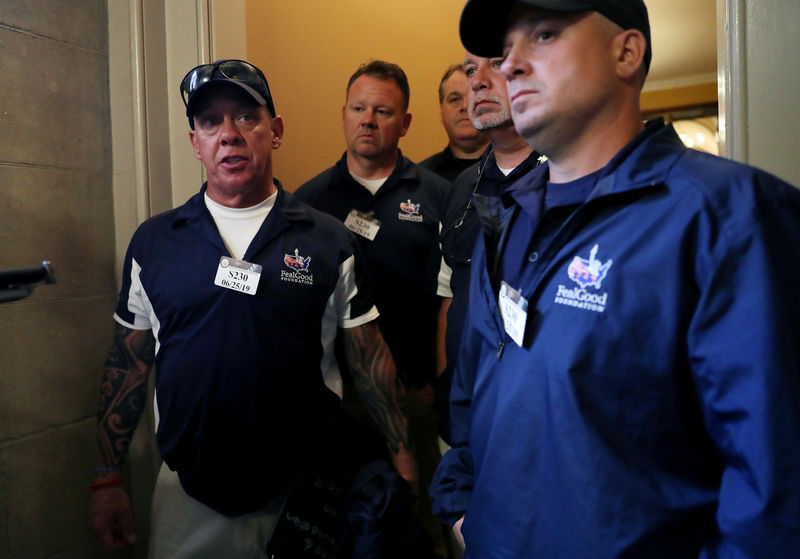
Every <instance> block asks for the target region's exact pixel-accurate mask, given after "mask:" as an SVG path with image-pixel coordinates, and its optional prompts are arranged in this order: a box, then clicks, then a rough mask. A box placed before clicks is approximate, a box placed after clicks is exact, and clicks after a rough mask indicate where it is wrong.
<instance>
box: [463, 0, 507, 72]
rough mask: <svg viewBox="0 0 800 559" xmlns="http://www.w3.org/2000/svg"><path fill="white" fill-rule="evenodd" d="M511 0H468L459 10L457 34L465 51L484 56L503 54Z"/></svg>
mask: <svg viewBox="0 0 800 559" xmlns="http://www.w3.org/2000/svg"><path fill="white" fill-rule="evenodd" d="M512 5H513V1H512V0H495V1H492V0H478V1H476V0H470V1H469V2H467V5H466V6H464V10H463V11H462V12H461V21H460V22H459V27H458V30H459V34H460V35H461V43H462V44H463V45H464V48H465V49H467V52H470V53H472V54H474V55H476V56H483V57H486V58H490V57H495V56H501V55H502V54H503V39H504V37H505V34H506V25H507V24H508V16H509V14H510V13H511V6H512Z"/></svg>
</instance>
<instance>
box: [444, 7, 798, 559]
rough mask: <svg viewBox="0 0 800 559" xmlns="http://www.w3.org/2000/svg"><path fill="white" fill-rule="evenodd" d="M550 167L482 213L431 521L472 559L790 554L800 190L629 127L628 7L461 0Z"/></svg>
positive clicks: (470, 40) (643, 39)
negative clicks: (455, 537)
mask: <svg viewBox="0 0 800 559" xmlns="http://www.w3.org/2000/svg"><path fill="white" fill-rule="evenodd" d="M460 31H461V39H462V42H463V43H464V46H465V47H466V48H467V50H469V51H470V52H474V53H476V54H479V55H483V56H503V57H504V61H503V63H502V66H501V70H502V72H503V74H504V76H505V78H506V86H507V90H508V96H509V99H510V102H511V113H512V118H513V120H514V125H515V128H516V130H517V132H518V133H519V134H520V135H521V136H523V137H524V138H525V139H526V140H527V141H528V143H529V144H530V145H531V146H532V147H533V148H534V149H536V150H537V151H539V152H541V153H543V154H544V155H546V156H547V157H548V161H547V163H545V164H543V165H541V166H539V167H537V168H535V169H534V170H532V171H531V172H529V173H528V174H527V175H526V176H525V177H523V178H522V179H520V180H519V181H518V182H516V183H515V184H514V185H511V186H510V187H508V188H507V189H506V190H505V192H504V193H503V194H502V195H500V196H499V197H498V198H496V199H495V200H494V201H491V200H487V201H486V202H485V203H483V204H481V206H480V207H478V208H477V209H478V212H479V214H480V217H481V220H480V221H481V224H482V225H483V227H484V232H485V234H484V235H480V236H479V239H478V244H477V246H476V249H475V252H474V253H473V257H472V262H471V266H472V281H471V285H470V301H469V307H468V309H469V310H468V317H467V321H466V325H465V330H464V333H463V335H462V338H461V350H460V355H459V360H458V362H457V365H456V372H455V377H454V380H453V386H452V390H451V435H452V439H453V447H452V450H450V451H449V452H448V453H447V454H446V455H445V456H444V458H443V460H442V463H441V465H440V467H439V470H438V471H437V475H436V478H435V479H434V483H433V486H432V494H433V495H434V497H435V512H436V514H437V516H438V517H439V518H440V520H442V521H443V522H445V523H447V524H448V525H451V526H453V527H454V530H455V531H456V533H457V534H462V535H463V538H464V541H465V543H466V556H467V557H468V558H471V559H495V558H496V559H501V558H502V559H512V558H513V559H524V558H540V557H565V558H569V559H583V558H586V559H589V558H591V559H604V558H623V557H636V558H639V557H642V558H648V559H649V558H655V557H664V558H670V559H675V558H687V559H688V558H697V557H703V558H711V557H737V558H738V557H742V558H744V557H747V558H754V557H764V558H766V557H800V481H798V480H800V446H798V445H797V441H798V440H800V381H798V371H800V352H798V351H797V348H798V347H800V329H798V328H797V326H796V322H797V319H796V317H797V316H798V313H800V291H798V290H797V289H795V287H794V283H795V281H796V279H795V278H796V277H797V266H796V264H795V263H794V258H792V257H789V258H788V259H787V256H789V255H796V254H800V228H798V227H797V223H798V220H800V192H798V191H797V189H795V188H793V187H791V186H790V185H788V184H786V183H784V182H782V181H781V180H779V179H777V178H776V177H774V176H772V175H770V174H768V173H766V172H764V171H760V170H758V169H754V168H752V167H749V166H745V165H741V164H738V163H734V162H732V161H727V160H724V159H721V158H718V157H714V156H711V155H708V154H705V153H703V152H700V151H695V150H691V149H687V148H686V147H685V146H684V145H683V144H682V143H681V141H680V139H679V138H678V136H677V134H676V133H675V131H674V129H673V128H672V127H671V126H669V125H665V124H664V122H663V120H661V119H657V120H655V121H651V122H648V123H646V124H643V123H642V117H641V112H640V110H639V95H640V92H641V88H642V85H643V83H644V79H645V77H646V74H647V69H648V67H649V61H650V39H649V35H650V33H649V23H648V18H647V10H646V8H645V5H644V3H643V2H642V1H641V0H616V1H588V0H587V1H568V0H564V1H557V0H530V1H525V2H497V1H494V0H470V1H469V2H468V3H467V5H466V7H465V8H464V11H463V14H462V18H461V28H460Z"/></svg>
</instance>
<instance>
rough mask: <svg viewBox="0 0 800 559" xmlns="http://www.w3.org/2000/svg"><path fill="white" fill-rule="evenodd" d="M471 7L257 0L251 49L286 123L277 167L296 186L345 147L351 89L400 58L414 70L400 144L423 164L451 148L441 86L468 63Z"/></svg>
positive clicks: (251, 9)
mask: <svg viewBox="0 0 800 559" xmlns="http://www.w3.org/2000/svg"><path fill="white" fill-rule="evenodd" d="M463 6H464V1H463V0H436V1H433V2H432V1H430V0H408V1H406V2H402V3H398V2H386V1H377V2H376V1H375V0H339V1H336V2H331V1H329V0H297V1H296V2H265V1H263V0H248V2H247V21H248V25H247V54H248V57H249V59H250V60H252V61H253V62H254V63H255V64H256V65H258V66H259V67H260V68H261V69H262V70H264V72H265V73H266V75H267V78H268V79H269V82H270V88H271V90H272V94H273V96H274V98H275V106H276V109H277V111H278V113H279V114H281V115H282V116H283V118H284V119H285V122H286V137H285V139H284V143H283V146H281V148H280V150H279V151H278V152H277V153H276V155H275V166H276V176H277V177H278V178H279V179H280V180H281V181H282V182H283V184H284V186H285V187H286V188H287V189H289V190H294V189H295V188H297V187H298V186H300V185H301V184H302V183H303V182H304V181H306V180H307V179H310V178H311V177H312V176H314V175H316V174H317V173H318V172H320V171H322V170H323V169H325V168H327V167H329V166H330V165H332V164H333V163H334V162H335V161H336V160H337V159H338V158H339V157H340V156H341V154H342V152H344V148H345V146H344V139H343V136H342V132H341V108H342V105H343V104H344V90H345V86H346V85H347V79H348V78H349V77H350V74H352V73H353V71H355V69H356V68H357V67H358V66H359V64H361V63H362V62H366V61H368V60H370V59H383V60H387V61H389V62H394V63H397V64H399V65H400V66H401V67H402V68H403V70H404V71H405V72H406V74H407V75H408V79H409V82H410V85H411V104H410V107H409V111H410V112H411V113H412V115H413V118H412V122H411V128H410V129H409V132H408V135H407V136H406V137H405V138H403V139H401V140H400V149H401V150H402V151H403V153H404V154H405V155H406V156H408V157H409V158H411V159H412V160H413V161H419V160H420V159H424V158H425V157H427V156H428V155H430V154H432V153H434V152H437V151H440V150H441V149H442V148H444V146H445V145H446V144H447V135H446V134H445V132H444V129H443V128H442V125H441V123H440V121H439V99H438V93H437V88H438V85H439V79H440V78H441V75H442V73H443V72H444V70H445V69H446V68H447V66H449V65H450V64H452V63H454V62H460V61H462V60H463V59H464V50H463V47H462V46H461V42H460V41H459V38H458V18H459V15H460V13H461V9H462V8H463Z"/></svg>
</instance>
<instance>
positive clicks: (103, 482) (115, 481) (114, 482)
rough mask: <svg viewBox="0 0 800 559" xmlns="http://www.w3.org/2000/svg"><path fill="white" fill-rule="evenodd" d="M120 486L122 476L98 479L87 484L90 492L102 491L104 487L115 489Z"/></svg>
mask: <svg viewBox="0 0 800 559" xmlns="http://www.w3.org/2000/svg"><path fill="white" fill-rule="evenodd" d="M119 485H122V476H119V475H117V476H108V477H104V478H103V479H98V480H96V481H93V482H92V483H90V484H89V488H90V489H91V490H93V491H94V490H96V489H102V488H104V487H117V486H119Z"/></svg>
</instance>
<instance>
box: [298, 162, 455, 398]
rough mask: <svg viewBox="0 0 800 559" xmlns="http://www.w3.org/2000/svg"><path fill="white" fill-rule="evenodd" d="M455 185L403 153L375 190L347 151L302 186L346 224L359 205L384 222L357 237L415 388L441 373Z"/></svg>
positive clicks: (384, 324)
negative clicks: (442, 242) (356, 171)
mask: <svg viewBox="0 0 800 559" xmlns="http://www.w3.org/2000/svg"><path fill="white" fill-rule="evenodd" d="M449 189H450V183H448V182H447V181H446V180H444V179H442V178H441V177H439V176H436V175H434V174H433V173H431V172H429V171H427V170H425V169H422V168H420V167H419V166H418V165H415V164H414V163H412V162H411V161H409V160H408V159H407V158H406V157H404V156H403V155H402V154H399V156H398V159H397V165H396V166H395V169H394V171H393V172H392V174H391V175H390V176H389V178H388V179H387V180H386V182H385V183H384V184H383V185H382V186H381V187H380V189H379V190H378V191H377V192H376V193H375V194H374V195H373V194H372V193H371V192H370V191H369V190H367V189H366V188H365V187H364V186H362V185H360V184H359V183H357V182H356V181H355V180H354V179H353V178H352V176H351V175H350V172H349V170H348V168H347V154H346V153H345V154H344V155H343V156H342V158H341V159H340V160H339V162H338V163H336V165H334V166H333V167H331V168H329V169H327V170H325V171H323V172H322V173H320V174H319V175H317V176H316V177H314V178H313V179H311V180H310V181H308V182H306V183H305V184H304V185H302V186H301V187H300V188H299V189H297V191H296V192H295V195H296V196H297V197H298V198H300V199H301V200H303V201H305V202H306V203H308V204H309V205H311V206H313V207H315V208H317V209H318V210H321V211H323V212H326V213H328V214H330V215H332V216H334V217H335V218H336V219H338V220H340V221H342V222H344V221H345V220H346V219H347V216H348V214H349V213H350V211H351V210H357V211H358V212H361V213H362V214H369V215H371V216H373V217H374V218H375V219H377V220H378V221H379V222H380V230H379V231H378V233H377V235H376V236H375V238H374V240H370V239H367V238H365V237H363V236H360V235H357V236H356V238H357V239H358V241H359V244H360V245H361V247H362V250H363V253H364V255H365V257H366V259H367V263H368V267H369V276H370V283H371V286H372V293H373V295H374V297H375V304H376V305H377V307H378V310H379V311H380V315H381V316H380V319H379V320H380V326H381V332H382V334H383V336H384V338H385V339H386V343H387V344H388V345H389V349H390V350H391V351H392V356H393V357H394V360H395V363H396V365H397V369H398V371H399V373H400V375H401V378H403V380H404V381H405V382H406V384H407V385H408V386H410V387H417V386H421V385H423V384H425V383H427V382H430V381H431V380H432V379H433V378H434V376H435V374H436V328H437V317H438V312H439V305H440V300H439V297H438V296H437V295H436V290H437V284H438V276H439V272H440V267H441V252H440V249H439V223H440V221H441V218H442V215H443V211H444V204H445V199H446V197H447V192H448V191H449Z"/></svg>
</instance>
